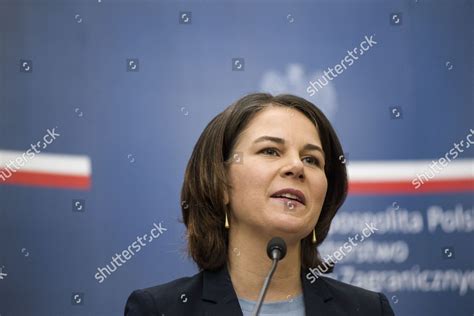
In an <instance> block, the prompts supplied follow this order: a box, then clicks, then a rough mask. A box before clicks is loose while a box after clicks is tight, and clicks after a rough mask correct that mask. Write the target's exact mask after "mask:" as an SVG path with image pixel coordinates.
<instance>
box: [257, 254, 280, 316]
mask: <svg viewBox="0 0 474 316" xmlns="http://www.w3.org/2000/svg"><path fill="white" fill-rule="evenodd" d="M277 265H278V259H277V258H274V259H273V260H272V268H271V269H270V272H269V273H268V275H267V277H266V278H265V281H264V282H263V287H262V289H261V290H260V295H259V297H258V301H257V305H256V306H255V309H254V311H253V316H258V313H259V312H260V308H261V307H262V303H263V300H264V299H265V294H266V293H267V289H268V284H269V283H270V280H271V278H272V276H273V273H274V272H275V270H276V267H277Z"/></svg>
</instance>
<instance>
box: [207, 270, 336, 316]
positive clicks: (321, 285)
mask: <svg viewBox="0 0 474 316" xmlns="http://www.w3.org/2000/svg"><path fill="white" fill-rule="evenodd" d="M308 272H309V270H308V269H301V275H300V277H301V281H302V284H303V297H304V304H305V311H306V315H330V314H331V307H330V304H327V303H326V302H328V301H330V300H331V299H332V297H333V295H332V293H331V291H330V290H329V288H328V287H327V286H326V282H325V281H324V280H323V279H322V278H321V277H319V278H317V279H316V281H315V282H314V283H311V282H310V281H309V280H308V279H307V278H306V274H307V273H308ZM202 300H203V301H207V302H208V303H211V304H206V315H239V316H240V315H242V311H241V309H240V305H239V301H238V299H237V295H236V293H235V290H234V287H233V285H232V280H231V278H230V275H229V271H228V270H227V265H226V264H224V266H223V267H222V268H220V269H218V270H216V271H207V270H204V271H203V290H202Z"/></svg>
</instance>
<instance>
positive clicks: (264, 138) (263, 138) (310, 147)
mask: <svg viewBox="0 0 474 316" xmlns="http://www.w3.org/2000/svg"><path fill="white" fill-rule="evenodd" d="M264 141H270V142H274V143H277V144H281V145H284V144H285V140H284V139H283V138H280V137H274V136H267V135H264V136H260V137H259V138H257V139H256V140H254V142H253V143H254V144H256V143H260V142H264ZM303 149H304V150H317V151H320V152H321V153H322V154H324V151H323V149H322V148H321V147H319V146H318V145H314V144H306V145H304V147H303Z"/></svg>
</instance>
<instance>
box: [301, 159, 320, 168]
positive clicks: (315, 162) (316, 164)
mask: <svg viewBox="0 0 474 316" xmlns="http://www.w3.org/2000/svg"><path fill="white" fill-rule="evenodd" d="M304 159H309V160H310V164H312V165H315V166H318V165H319V160H318V159H316V158H315V157H305V158H304Z"/></svg>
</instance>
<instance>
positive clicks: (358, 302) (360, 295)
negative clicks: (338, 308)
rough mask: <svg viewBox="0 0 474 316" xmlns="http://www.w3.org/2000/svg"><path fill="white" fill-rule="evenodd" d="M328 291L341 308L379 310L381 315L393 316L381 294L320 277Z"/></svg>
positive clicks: (385, 298) (386, 300)
mask: <svg viewBox="0 0 474 316" xmlns="http://www.w3.org/2000/svg"><path fill="white" fill-rule="evenodd" d="M320 278H321V279H322V280H323V281H324V283H325V285H326V287H327V288H328V290H329V291H330V292H331V293H332V295H333V296H334V297H335V299H336V300H337V301H338V303H340V304H341V305H342V306H360V308H365V307H369V306H370V307H374V308H381V309H382V311H383V313H382V315H393V311H392V309H391V307H390V303H389V302H388V299H387V297H386V296H385V295H384V294H383V293H382V292H375V291H371V290H367V289H364V288H361V287H358V286H355V285H352V284H349V283H344V282H342V281H339V280H336V279H334V278H332V277H329V276H320Z"/></svg>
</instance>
